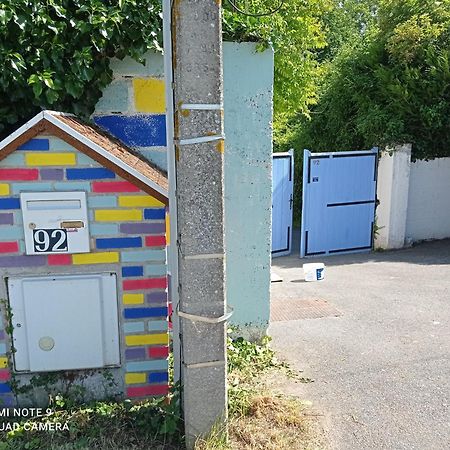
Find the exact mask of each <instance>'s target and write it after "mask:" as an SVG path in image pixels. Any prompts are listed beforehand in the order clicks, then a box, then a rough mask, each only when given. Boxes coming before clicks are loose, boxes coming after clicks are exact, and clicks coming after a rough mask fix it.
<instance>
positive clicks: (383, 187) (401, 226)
mask: <svg viewBox="0 0 450 450" xmlns="http://www.w3.org/2000/svg"><path fill="white" fill-rule="evenodd" d="M411 147H412V146H411V144H404V145H399V146H396V147H394V148H386V149H385V150H384V151H382V152H381V154H380V160H379V163H378V184H377V199H378V202H379V204H378V206H377V209H376V219H377V222H376V226H377V233H376V235H375V248H382V249H385V250H387V249H395V248H402V247H404V245H405V235H406V217H407V212H408V196H409V174H410V169H411Z"/></svg>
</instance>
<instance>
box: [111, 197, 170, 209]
mask: <svg viewBox="0 0 450 450" xmlns="http://www.w3.org/2000/svg"><path fill="white" fill-rule="evenodd" d="M119 206H122V207H127V206H128V207H133V206H134V207H137V206H140V207H142V208H145V207H150V206H164V203H162V202H160V201H159V200H157V199H156V198H154V197H151V196H150V195H121V196H119Z"/></svg>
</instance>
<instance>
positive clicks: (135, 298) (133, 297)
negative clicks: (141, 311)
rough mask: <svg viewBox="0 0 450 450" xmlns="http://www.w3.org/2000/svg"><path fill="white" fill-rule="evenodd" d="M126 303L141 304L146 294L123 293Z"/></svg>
mask: <svg viewBox="0 0 450 450" xmlns="http://www.w3.org/2000/svg"><path fill="white" fill-rule="evenodd" d="M123 303H124V304H125V305H140V304H141V303H144V294H123Z"/></svg>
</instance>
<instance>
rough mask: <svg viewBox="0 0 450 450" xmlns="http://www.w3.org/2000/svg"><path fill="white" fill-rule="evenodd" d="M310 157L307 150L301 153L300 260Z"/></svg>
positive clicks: (303, 251) (302, 251) (303, 238)
mask: <svg viewBox="0 0 450 450" xmlns="http://www.w3.org/2000/svg"><path fill="white" fill-rule="evenodd" d="M310 157H311V152H310V151H309V150H306V149H305V150H304V151H303V180H302V183H303V184H302V217H301V222H302V224H301V230H300V258H303V257H304V256H305V253H306V243H305V231H306V228H307V223H306V221H307V217H306V211H307V210H308V209H307V203H308V175H309V158H310Z"/></svg>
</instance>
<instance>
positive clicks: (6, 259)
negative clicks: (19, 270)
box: [0, 255, 47, 267]
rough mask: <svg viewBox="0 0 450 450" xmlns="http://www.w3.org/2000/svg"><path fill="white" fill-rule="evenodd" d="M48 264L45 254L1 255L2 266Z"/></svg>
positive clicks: (0, 262) (0, 263)
mask: <svg viewBox="0 0 450 450" xmlns="http://www.w3.org/2000/svg"><path fill="white" fill-rule="evenodd" d="M46 264H47V257H46V256H44V255H26V256H24V255H20V256H0V267H33V266H45V265H46Z"/></svg>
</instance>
